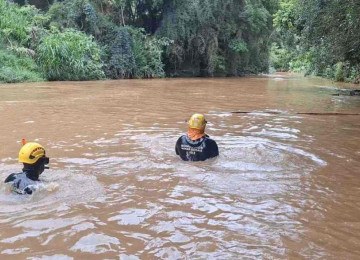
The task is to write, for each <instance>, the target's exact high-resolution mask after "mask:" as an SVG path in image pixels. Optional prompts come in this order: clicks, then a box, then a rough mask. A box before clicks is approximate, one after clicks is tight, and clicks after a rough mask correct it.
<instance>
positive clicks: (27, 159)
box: [19, 142, 45, 164]
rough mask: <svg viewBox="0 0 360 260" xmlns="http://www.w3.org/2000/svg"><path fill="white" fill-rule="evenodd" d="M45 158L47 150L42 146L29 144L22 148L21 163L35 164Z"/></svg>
mask: <svg viewBox="0 0 360 260" xmlns="http://www.w3.org/2000/svg"><path fill="white" fill-rule="evenodd" d="M44 156H45V149H44V147H43V146H42V145H41V144H38V143H34V142H29V143H26V144H24V145H23V147H21V149H20V152H19V162H22V163H27V164H34V163H36V162H37V161H38V160H39V159H40V158H42V157H44Z"/></svg>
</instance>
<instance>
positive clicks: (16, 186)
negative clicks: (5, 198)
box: [4, 140, 49, 194]
mask: <svg viewBox="0 0 360 260" xmlns="http://www.w3.org/2000/svg"><path fill="white" fill-rule="evenodd" d="M19 162H21V163H23V165H24V168H23V170H22V172H20V173H12V174H10V175H9V176H8V177H7V178H6V179H5V181H4V182H5V183H9V184H11V189H12V191H14V192H15V193H17V194H32V193H33V192H34V191H35V190H36V188H37V187H38V184H39V183H40V180H39V176H40V174H42V173H43V172H44V170H45V169H48V167H47V166H45V165H47V164H49V158H48V157H46V154H45V149H44V147H43V146H42V145H40V144H38V143H34V142H29V143H26V141H25V140H23V147H22V148H21V149H20V152H19Z"/></svg>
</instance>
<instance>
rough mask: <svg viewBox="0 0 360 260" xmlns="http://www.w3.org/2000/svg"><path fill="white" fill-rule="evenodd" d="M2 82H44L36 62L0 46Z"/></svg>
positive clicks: (0, 74)
mask: <svg viewBox="0 0 360 260" xmlns="http://www.w3.org/2000/svg"><path fill="white" fill-rule="evenodd" d="M0 61H1V62H0V82H6V83H17V82H24V81H43V77H42V75H41V74H40V72H39V70H38V68H37V66H36V64H35V62H34V60H33V59H32V58H31V57H29V56H27V55H21V54H16V53H14V52H13V51H10V50H7V49H5V48H3V46H1V45H0Z"/></svg>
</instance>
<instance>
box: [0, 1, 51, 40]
mask: <svg viewBox="0 0 360 260" xmlns="http://www.w3.org/2000/svg"><path fill="white" fill-rule="evenodd" d="M47 20H48V17H46V16H43V15H41V14H40V13H39V11H38V10H37V9H36V8H35V7H33V6H22V7H19V6H17V5H16V4H13V3H9V2H7V1H6V0H0V37H1V38H3V39H6V40H7V41H8V43H9V44H14V43H18V44H20V45H29V44H30V40H31V37H32V34H31V32H33V31H35V30H36V28H37V27H41V26H43V25H44V24H45V23H46V22H47Z"/></svg>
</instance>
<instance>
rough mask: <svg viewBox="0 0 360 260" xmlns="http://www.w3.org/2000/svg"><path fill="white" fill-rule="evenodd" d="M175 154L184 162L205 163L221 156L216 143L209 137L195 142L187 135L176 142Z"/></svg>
mask: <svg viewBox="0 0 360 260" xmlns="http://www.w3.org/2000/svg"><path fill="white" fill-rule="evenodd" d="M175 152H176V154H177V155H179V156H180V157H181V159H183V160H184V161H205V160H206V159H209V158H212V157H215V156H218V155H219V149H218V146H217V144H216V142H215V141H214V140H212V139H210V138H209V136H207V135H206V136H204V137H202V138H200V139H197V140H195V141H192V140H191V139H190V138H189V137H188V136H187V135H183V136H181V137H180V138H179V139H178V140H177V142H176V146H175Z"/></svg>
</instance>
